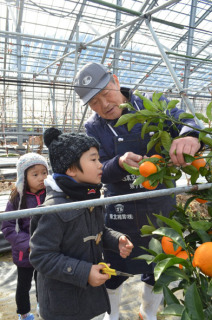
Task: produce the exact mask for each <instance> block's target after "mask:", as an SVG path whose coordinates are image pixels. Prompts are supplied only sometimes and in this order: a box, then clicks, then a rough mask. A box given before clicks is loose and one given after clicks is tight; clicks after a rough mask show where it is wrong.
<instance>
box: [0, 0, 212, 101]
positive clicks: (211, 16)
mask: <svg viewBox="0 0 212 320" xmlns="http://www.w3.org/2000/svg"><path fill="white" fill-rule="evenodd" d="M0 37H1V42H0V80H1V82H2V83H4V86H5V85H10V84H15V85H16V84H17V81H19V82H20V83H22V84H24V85H26V86H27V85H28V86H31V84H32V83H33V84H36V83H37V84H38V85H42V86H49V84H52V83H56V84H57V86H68V87H72V86H73V79H74V76H75V74H76V72H77V71H78V70H79V69H80V68H81V67H82V66H83V65H85V64H86V63H88V62H90V61H95V62H100V63H103V64H104V65H105V66H107V67H108V69H109V70H111V72H113V73H115V74H117V75H118V77H119V80H120V83H121V85H122V86H128V87H131V88H138V89H139V90H141V91H144V90H150V91H156V90H157V91H163V92H173V93H178V92H181V91H184V92H185V93H187V94H189V95H192V96H210V95H211V90H212V2H211V1H208V0H202V1H197V0H195V1H194V0H193V1H191V0H181V1H162V0H150V1H147V0H140V1H134V0H108V1H101V0H95V1H87V0H80V1H76V0H34V1H33V0H0ZM163 55H165V58H164V56H163ZM15 85H14V90H17V88H16V86H15ZM4 89H5V88H4ZM0 94H1V95H2V94H3V91H2V89H0Z"/></svg>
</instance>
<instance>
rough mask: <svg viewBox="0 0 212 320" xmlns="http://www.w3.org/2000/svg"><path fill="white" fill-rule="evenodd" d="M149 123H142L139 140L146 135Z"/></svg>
mask: <svg viewBox="0 0 212 320" xmlns="http://www.w3.org/2000/svg"><path fill="white" fill-rule="evenodd" d="M149 123H150V121H147V122H146V123H144V125H143V126H142V129H141V139H144V135H145V133H146V129H147V128H148V125H149Z"/></svg>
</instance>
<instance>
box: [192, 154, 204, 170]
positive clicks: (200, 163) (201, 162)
mask: <svg viewBox="0 0 212 320" xmlns="http://www.w3.org/2000/svg"><path fill="white" fill-rule="evenodd" d="M200 157H201V155H200ZM195 158H199V156H196V157H195ZM191 165H192V166H194V167H195V168H196V169H197V170H199V169H200V168H203V167H205V165H206V161H205V159H203V158H201V159H196V160H194V161H192V163H191Z"/></svg>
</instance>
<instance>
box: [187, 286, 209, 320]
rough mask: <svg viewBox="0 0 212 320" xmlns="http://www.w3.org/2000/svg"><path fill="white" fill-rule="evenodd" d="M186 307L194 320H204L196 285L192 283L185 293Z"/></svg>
mask: <svg viewBox="0 0 212 320" xmlns="http://www.w3.org/2000/svg"><path fill="white" fill-rule="evenodd" d="M185 307H186V310H187V312H188V315H189V316H190V317H191V319H192V320H200V319H201V320H204V319H205V317H204V313H203V306H202V302H201V299H200V296H199V292H198V290H197V287H196V283H195V282H194V283H192V285H190V286H189V287H188V288H187V290H186V293H185Z"/></svg>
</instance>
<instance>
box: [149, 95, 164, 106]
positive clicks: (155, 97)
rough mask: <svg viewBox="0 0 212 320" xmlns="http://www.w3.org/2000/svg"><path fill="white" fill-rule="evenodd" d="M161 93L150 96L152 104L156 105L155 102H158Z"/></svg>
mask: <svg viewBox="0 0 212 320" xmlns="http://www.w3.org/2000/svg"><path fill="white" fill-rule="evenodd" d="M162 95H163V92H154V93H153V95H152V102H153V103H154V104H156V105H157V102H158V101H159V100H160V98H161V96H162Z"/></svg>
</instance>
